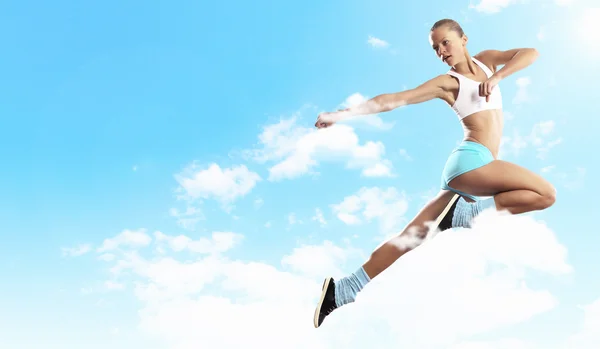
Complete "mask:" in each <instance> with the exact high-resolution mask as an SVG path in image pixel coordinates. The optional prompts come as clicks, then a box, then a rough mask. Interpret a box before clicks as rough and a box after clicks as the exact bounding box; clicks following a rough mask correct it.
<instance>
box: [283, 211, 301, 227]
mask: <svg viewBox="0 0 600 349" xmlns="http://www.w3.org/2000/svg"><path fill="white" fill-rule="evenodd" d="M287 220H288V224H289V225H294V224H302V223H303V222H302V221H301V220H298V218H296V214H295V213H294V212H292V213H290V214H288V216H287Z"/></svg>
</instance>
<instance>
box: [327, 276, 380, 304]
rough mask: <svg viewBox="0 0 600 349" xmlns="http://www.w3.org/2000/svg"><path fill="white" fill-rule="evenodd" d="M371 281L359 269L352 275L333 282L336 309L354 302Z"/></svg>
mask: <svg viewBox="0 0 600 349" xmlns="http://www.w3.org/2000/svg"><path fill="white" fill-rule="evenodd" d="M369 281H371V279H370V278H369V275H367V273H366V272H365V270H364V269H363V267H360V269H358V270H357V271H355V272H354V273H353V274H351V275H349V276H346V277H345V278H342V279H340V280H338V281H336V282H335V303H336V305H337V306H338V307H341V306H342V305H344V304H347V303H351V302H354V300H355V299H356V295H357V294H358V292H360V290H362V289H363V287H365V286H366V285H367V284H368V283H369Z"/></svg>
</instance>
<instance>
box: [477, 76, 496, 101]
mask: <svg viewBox="0 0 600 349" xmlns="http://www.w3.org/2000/svg"><path fill="white" fill-rule="evenodd" d="M499 82H500V78H499V77H497V76H494V75H492V77H491V78H489V79H487V80H486V81H484V82H482V83H481V84H479V95H480V96H481V97H484V96H485V101H486V102H489V101H490V95H491V94H492V90H493V89H494V87H496V85H498V83H499Z"/></svg>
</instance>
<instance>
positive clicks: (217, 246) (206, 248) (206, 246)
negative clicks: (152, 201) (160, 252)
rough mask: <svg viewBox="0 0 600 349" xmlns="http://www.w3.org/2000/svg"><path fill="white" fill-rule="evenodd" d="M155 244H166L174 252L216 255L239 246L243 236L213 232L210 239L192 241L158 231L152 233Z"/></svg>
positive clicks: (184, 236) (181, 236)
mask: <svg viewBox="0 0 600 349" xmlns="http://www.w3.org/2000/svg"><path fill="white" fill-rule="evenodd" d="M154 237H155V240H156V243H157V244H158V245H159V246H162V243H163V242H164V243H166V244H167V245H168V246H169V248H171V250H173V251H175V252H181V251H184V250H185V251H189V252H193V253H202V254H218V253H223V252H225V251H228V250H230V249H231V248H233V247H234V246H236V245H237V244H239V243H240V242H241V241H242V239H243V236H242V235H240V234H236V233H232V232H213V233H212V236H211V238H210V239H209V238H206V237H200V238H199V239H198V240H193V239H192V238H190V237H188V236H186V235H177V236H170V235H166V234H164V233H162V232H160V231H157V232H155V233H154Z"/></svg>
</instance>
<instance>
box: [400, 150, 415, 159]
mask: <svg viewBox="0 0 600 349" xmlns="http://www.w3.org/2000/svg"><path fill="white" fill-rule="evenodd" d="M398 153H399V154H400V156H401V157H403V158H404V160H406V161H412V160H413V159H412V157H411V156H410V155H408V151H407V150H406V149H400V150H399V151H398Z"/></svg>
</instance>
